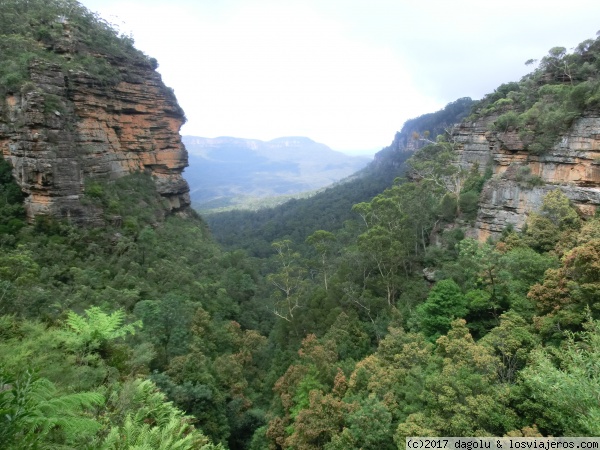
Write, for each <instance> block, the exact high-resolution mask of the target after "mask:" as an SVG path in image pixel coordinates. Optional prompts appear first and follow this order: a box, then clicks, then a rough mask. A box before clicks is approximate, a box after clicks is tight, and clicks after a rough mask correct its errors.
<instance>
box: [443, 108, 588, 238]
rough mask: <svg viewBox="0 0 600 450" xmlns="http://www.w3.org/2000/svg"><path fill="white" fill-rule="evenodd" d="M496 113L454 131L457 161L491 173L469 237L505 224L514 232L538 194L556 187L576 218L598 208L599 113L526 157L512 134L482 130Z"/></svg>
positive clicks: (539, 201) (537, 202)
mask: <svg viewBox="0 0 600 450" xmlns="http://www.w3.org/2000/svg"><path fill="white" fill-rule="evenodd" d="M496 118H497V117H495V116H488V117H485V118H483V119H481V120H479V121H478V122H474V123H473V122H471V123H469V122H466V123H463V124H462V125H460V126H459V127H458V128H457V129H456V130H455V132H454V137H455V141H456V142H457V143H458V148H459V152H460V156H461V158H460V162H461V164H462V165H463V166H465V167H469V166H471V165H472V164H474V163H477V164H479V168H480V169H481V170H484V169H485V167H486V166H488V165H491V167H492V169H493V173H494V176H493V178H492V179H491V180H489V181H488V182H487V183H486V185H485V186H484V189H483V192H482V193H481V197H480V208H479V212H478V216H477V220H476V223H475V227H474V229H473V230H471V233H470V234H471V235H472V236H473V237H477V238H478V239H479V240H481V241H484V240H486V239H487V238H488V237H490V236H491V237H494V236H497V235H498V233H500V232H501V231H502V229H503V228H504V227H506V226H507V225H509V224H510V225H513V226H514V227H515V229H517V230H519V229H520V228H521V227H522V226H523V225H524V223H525V221H526V220H527V216H528V214H529V213H530V212H532V211H535V210H537V209H538V208H539V207H540V206H541V204H542V201H543V198H544V196H545V195H546V194H547V193H548V192H549V191H551V190H554V189H560V190H561V191H562V192H563V193H564V194H565V195H566V196H567V197H569V199H570V200H571V201H572V202H573V204H574V205H575V206H576V207H577V208H578V209H579V211H580V213H581V215H582V216H591V215H593V214H595V212H596V210H597V209H598V208H599V207H600V116H599V115H598V114H595V113H588V114H584V115H583V117H581V118H579V119H577V120H576V121H575V122H574V123H573V125H572V127H571V129H570V130H569V132H568V133H567V134H566V135H564V136H563V137H562V139H561V140H560V142H558V143H556V144H555V145H554V146H553V147H552V148H550V149H548V150H547V151H546V152H544V154H543V155H532V154H530V153H528V152H527V151H526V150H524V146H523V143H522V142H521V141H520V139H519V136H518V133H516V132H513V131H508V132H504V133H495V132H491V131H488V130H489V129H490V126H489V125H490V124H491V123H493V122H494V120H495V119H496Z"/></svg>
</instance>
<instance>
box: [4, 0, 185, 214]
mask: <svg viewBox="0 0 600 450" xmlns="http://www.w3.org/2000/svg"><path fill="white" fill-rule="evenodd" d="M13 6H14V8H13V9H11V8H10V6H7V7H6V8H5V10H6V13H7V14H6V15H5V17H10V14H9V13H14V14H15V15H16V16H18V19H17V20H20V21H22V22H24V24H25V28H18V27H16V28H15V27H14V26H13V25H12V22H9V21H3V22H2V24H0V25H1V27H2V30H1V32H2V33H3V34H4V36H3V41H2V42H3V59H4V64H5V65H4V67H3V73H2V74H0V75H2V77H1V78H0V94H1V100H2V101H1V103H0V151H1V153H2V155H3V157H4V158H5V159H6V160H8V161H9V162H10V163H11V164H12V166H13V174H14V177H15V179H16V180H17V182H18V183H19V185H20V187H21V189H22V191H23V192H24V193H25V194H26V199H25V207H26V211H27V216H28V218H29V220H32V219H33V218H34V217H35V216H38V215H51V216H53V217H61V218H69V219H70V220H72V221H74V222H76V223H101V222H102V217H101V216H102V210H101V209H100V208H99V207H98V206H94V205H91V204H89V202H87V200H86V187H87V186H89V184H90V182H91V181H93V180H109V179H114V178H118V177H120V176H122V175H124V174H128V173H130V172H135V171H142V172H146V173H149V174H151V175H152V177H153V179H154V180H155V184H156V186H157V190H158V192H159V193H160V194H161V196H162V197H163V198H164V199H165V200H166V201H165V211H181V210H185V209H186V208H187V207H188V206H189V204H190V199H189V193H188V192H189V188H188V185H187V183H186V181H185V180H184V179H183V177H182V175H181V173H182V171H183V169H184V168H185V166H186V165H187V154H186V151H185V148H184V147H183V145H182V143H181V140H180V137H179V129H180V127H181V125H182V124H183V122H184V120H185V117H184V114H183V111H182V110H181V108H180V107H179V105H178V104H177V101H176V99H175V96H174V95H173V92H172V91H171V90H169V89H168V88H167V87H166V86H165V85H164V84H163V83H162V81H161V77H160V75H159V74H158V73H157V72H156V71H155V68H156V61H154V60H152V59H151V58H148V57H147V56H145V55H144V54H142V53H141V52H139V51H137V50H135V49H134V48H133V46H132V43H131V41H130V40H128V39H126V38H122V37H119V36H117V35H116V34H115V32H114V31H113V30H112V29H111V28H110V27H109V26H107V25H106V24H105V23H104V22H102V21H100V20H99V19H97V18H96V17H95V16H94V15H93V14H91V13H89V11H87V10H85V8H83V7H82V6H81V5H80V4H78V3H77V2H45V3H43V4H40V5H37V4H36V5H33V4H31V5H30V9H25V10H23V9H22V8H21V7H22V5H21V4H20V3H19V2H15V4H14V5H13Z"/></svg>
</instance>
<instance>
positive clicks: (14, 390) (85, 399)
mask: <svg viewBox="0 0 600 450" xmlns="http://www.w3.org/2000/svg"><path fill="white" fill-rule="evenodd" d="M103 403H104V397H103V396H102V395H100V394H98V393H96V392H81V393H75V394H69V395H60V394H58V393H57V390H56V388H55V386H54V384H52V383H51V382H50V381H49V380H47V379H45V378H39V379H35V378H34V376H33V375H32V373H31V372H29V371H27V372H25V373H24V374H23V375H21V376H20V377H12V376H10V375H9V374H2V375H0V442H2V445H3V447H2V448H3V449H7V450H9V449H19V450H22V449H27V448H37V447H39V446H40V445H41V446H42V447H45V446H47V445H49V444H50V441H52V442H53V444H52V445H50V447H53V448H57V447H58V446H59V445H61V444H70V443H76V442H81V441H82V440H85V438H86V437H92V436H93V435H95V434H96V432H97V431H98V430H99V429H100V428H101V425H100V424H99V423H98V422H96V421H95V420H94V419H93V418H91V416H89V415H86V411H87V410H90V409H93V408H95V407H98V406H100V405H102V404H103Z"/></svg>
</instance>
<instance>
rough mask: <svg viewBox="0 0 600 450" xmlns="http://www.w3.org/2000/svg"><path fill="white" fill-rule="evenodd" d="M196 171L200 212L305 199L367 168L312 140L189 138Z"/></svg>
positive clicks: (193, 187) (190, 176)
mask: <svg viewBox="0 0 600 450" xmlns="http://www.w3.org/2000/svg"><path fill="white" fill-rule="evenodd" d="M183 143H184V144H185V146H186V148H187V150H188V154H189V161H190V166H189V167H188V168H187V169H186V171H185V173H184V177H185V178H186V179H187V181H188V183H189V185H190V193H191V197H192V204H193V205H194V207H196V208H197V209H200V210H207V209H213V208H217V207H226V206H231V205H235V204H238V203H240V202H242V201H245V200H249V199H255V198H267V197H276V196H284V195H293V194H299V193H302V192H306V191H313V190H316V189H319V188H322V187H324V186H328V185H330V184H332V183H335V182H336V181H339V180H341V179H343V178H345V177H347V176H349V175H352V174H353V173H355V172H357V171H359V170H360V169H362V168H363V167H365V166H366V165H367V163H368V162H369V161H370V159H371V158H369V157H366V156H348V155H346V154H344V153H341V152H337V151H334V150H332V149H331V148H329V147H328V146H327V145H325V144H321V143H318V142H315V141H313V140H312V139H309V138H307V137H302V136H292V137H281V138H277V139H273V140H271V141H266V142H265V141H261V140H258V139H244V138H235V137H217V138H205V137H199V136H183Z"/></svg>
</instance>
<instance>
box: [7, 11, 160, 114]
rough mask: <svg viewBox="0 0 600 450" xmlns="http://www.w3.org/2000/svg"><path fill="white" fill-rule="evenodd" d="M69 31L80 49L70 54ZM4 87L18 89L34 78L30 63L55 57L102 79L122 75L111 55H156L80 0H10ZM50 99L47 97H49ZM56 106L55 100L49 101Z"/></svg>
mask: <svg viewBox="0 0 600 450" xmlns="http://www.w3.org/2000/svg"><path fill="white" fill-rule="evenodd" d="M68 34H72V39H74V40H77V41H78V42H79V46H78V51H77V52H72V53H71V54H68V55H65V54H64V50H63V49H64V48H65V47H69V46H72V45H73V44H72V43H71V42H69V39H70V38H69V37H68ZM0 55H1V56H2V60H3V64H2V67H1V68H0V89H2V90H3V91H8V92H12V93H15V92H18V91H19V89H21V88H25V86H26V85H27V83H28V82H29V66H30V64H31V63H32V62H33V61H34V60H35V61H36V63H37V64H39V63H44V62H50V63H53V64H59V65H61V66H62V67H63V68H64V69H65V72H66V71H67V70H69V69H75V70H81V69H83V70H85V71H87V72H88V73H90V74H91V75H92V76H93V77H95V79H96V80H97V81H98V82H100V83H114V82H116V81H118V80H119V79H120V78H121V74H119V73H118V70H117V69H115V68H114V67H113V66H112V64H111V62H110V60H111V59H129V60H131V61H135V62H137V63H138V64H147V65H148V66H149V67H152V65H153V63H152V61H151V60H150V59H149V58H148V57H147V56H146V55H144V54H143V53H141V52H139V51H138V50H136V49H135V48H134V47H133V40H132V39H131V37H129V36H124V35H120V34H119V32H118V31H117V30H116V29H115V27H114V26H113V25H111V24H109V23H108V22H106V21H104V20H102V19H100V18H99V17H98V16H97V15H96V14H95V13H92V12H91V11H89V10H88V9H87V8H85V7H84V6H83V5H82V4H81V3H79V2H77V1H75V0H28V1H22V0H7V1H4V2H3V3H2V19H0ZM47 100H48V99H47ZM46 108H47V109H48V110H50V109H52V108H54V106H52V102H49V103H47V104H46Z"/></svg>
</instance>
